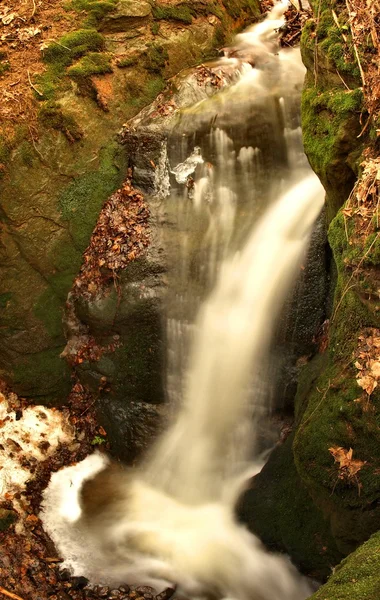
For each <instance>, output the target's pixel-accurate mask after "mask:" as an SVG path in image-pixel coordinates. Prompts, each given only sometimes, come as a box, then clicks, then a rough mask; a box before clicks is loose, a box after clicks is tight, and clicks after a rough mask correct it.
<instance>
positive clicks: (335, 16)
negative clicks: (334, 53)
mask: <svg viewBox="0 0 380 600" xmlns="http://www.w3.org/2000/svg"><path fill="white" fill-rule="evenodd" d="M331 12H332V16H333V19H334V21H335V25H336V26H337V28H338V29H339V31H340V34H341V36H342V38H343V39H344V41H345V42H346V44H347V36H346V35H345V34H344V33H343V31H342V29H341V27H340V23H339V21H338V17H337V15H336V12H335V10H332V11H331Z"/></svg>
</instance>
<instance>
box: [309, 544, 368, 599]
mask: <svg viewBox="0 0 380 600" xmlns="http://www.w3.org/2000/svg"><path fill="white" fill-rule="evenodd" d="M379 573H380V532H379V533H376V534H375V535H373V536H372V537H371V539H369V540H368V541H367V542H366V543H365V544H363V545H362V546H360V548H358V549H357V550H356V551H355V552H353V553H352V554H351V555H350V556H349V557H348V558H346V559H344V560H343V561H342V563H341V564H340V565H339V567H337V568H336V570H335V572H334V574H333V575H331V577H330V579H329V581H328V582H327V583H326V584H325V585H324V586H322V587H321V588H320V589H319V590H318V591H317V592H316V593H315V594H314V595H313V596H312V597H311V599H310V600H353V599H355V600H378V599H379V598H380V577H379Z"/></svg>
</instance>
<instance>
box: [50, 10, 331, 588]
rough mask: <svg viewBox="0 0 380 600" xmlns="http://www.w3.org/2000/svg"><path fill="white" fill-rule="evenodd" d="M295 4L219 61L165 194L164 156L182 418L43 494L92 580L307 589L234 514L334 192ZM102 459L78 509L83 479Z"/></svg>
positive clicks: (178, 135)
mask: <svg viewBox="0 0 380 600" xmlns="http://www.w3.org/2000/svg"><path fill="white" fill-rule="evenodd" d="M285 7H286V4H285V3H284V2H282V3H280V4H279V5H277V6H276V7H275V8H274V9H273V11H272V13H271V14H270V16H269V17H268V18H267V19H266V20H265V21H264V22H263V23H261V24H259V25H255V26H254V27H253V28H251V30H248V31H247V32H245V33H243V34H240V36H238V37H237V40H236V44H235V46H234V47H233V48H231V49H229V50H227V51H226V57H225V58H224V59H221V61H220V62H219V63H218V65H215V66H214V69H216V72H218V71H217V70H218V69H219V72H220V73H221V74H223V73H224V74H225V73H227V72H228V73H229V80H230V81H232V83H231V84H230V85H229V86H228V87H227V88H225V89H222V90H221V91H220V92H219V93H218V94H217V95H216V96H215V97H214V98H212V99H209V100H203V101H201V102H200V103H198V104H197V105H195V106H193V107H192V108H191V109H189V110H188V111H185V112H184V113H183V114H182V115H181V118H180V121H179V122H178V123H177V126H176V128H175V131H173V133H172V135H171V136H170V139H169V143H168V151H167V155H166V153H165V155H164V158H163V163H162V167H163V168H162V169H160V172H161V176H160V178H159V179H160V180H159V181H158V182H157V185H158V188H159V189H160V193H161V194H162V195H164V196H166V195H167V192H168V189H169V174H168V172H167V169H166V166H167V164H168V162H167V161H169V164H170V171H171V194H170V197H168V198H167V199H166V200H165V203H164V205H165V211H166V213H167V214H169V215H170V216H171V218H172V219H173V220H175V222H176V225H177V228H178V229H179V231H180V232H181V234H182V235H181V236H180V238H181V244H180V247H179V248H178V245H175V244H174V242H173V244H172V253H173V255H176V257H177V260H176V266H175V268H174V267H173V272H174V273H175V276H173V278H172V280H171V283H172V291H171V294H170V295H169V299H168V306H167V311H168V339H169V358H168V396H169V398H170V400H171V401H172V402H173V404H174V405H175V411H174V416H173V422H172V424H171V425H170V426H169V428H168V430H167V432H166V433H165V434H163V435H162V436H161V438H160V439H159V440H158V442H157V443H156V444H155V446H154V448H153V449H152V451H151V452H150V453H149V455H148V456H147V457H146V458H145V460H144V461H143V463H142V464H141V465H140V467H139V468H136V469H134V470H130V471H125V472H121V473H118V474H114V473H112V472H109V473H110V474H109V476H108V475H107V473H108V471H107V460H106V459H105V458H104V457H103V456H100V455H97V454H94V455H93V456H90V457H88V458H87V459H86V460H85V461H83V462H82V463H80V464H79V465H77V466H75V467H69V468H67V469H63V470H62V471H60V472H59V473H56V474H54V475H53V476H52V480H51V483H50V484H49V487H48V489H47V491H46V493H45V497H44V504H43V513H42V519H43V522H44V526H45V528H46V530H47V531H48V532H49V534H50V535H51V536H52V538H53V540H54V541H55V543H56V545H57V547H58V549H59V552H60V553H61V555H62V556H63V557H64V558H65V566H68V567H70V568H71V569H72V570H73V571H74V573H75V574H77V575H85V576H87V577H89V578H90V579H91V580H92V581H93V582H101V583H109V584H119V583H123V582H142V583H152V585H154V586H155V587H157V588H159V587H165V586H168V585H170V584H178V586H179V589H180V590H181V591H182V592H183V593H185V594H187V595H189V596H191V597H208V596H210V595H212V596H214V597H218V598H222V597H228V598H236V599H237V600H303V599H304V598H306V597H308V595H309V594H310V593H311V592H310V589H309V587H308V585H307V583H306V582H305V581H304V580H303V579H302V578H301V577H300V576H299V575H298V574H297V573H296V571H295V569H294V568H293V567H292V566H291V564H290V563H289V561H288V560H287V559H285V558H284V557H281V556H276V555H273V554H269V553H268V552H266V551H265V549H264V548H263V547H262V546H261V544H260V542H259V540H258V539H257V538H255V537H254V536H253V535H251V534H250V533H248V532H247V531H246V530H245V528H244V527H243V526H241V525H240V524H238V523H237V522H236V519H235V516H234V506H235V504H236V500H237V497H238V495H239V492H240V491H241V487H242V484H243V483H244V481H245V480H246V479H247V473H248V472H252V471H253V470H254V468H255V464H254V463H255V460H256V461H257V460H258V451H259V448H260V444H259V443H258V437H259V431H260V428H259V425H260V423H261V421H262V417H263V414H264V413H266V412H267V411H266V410H265V405H264V404H263V399H264V398H265V397H266V396H267V395H266V394H265V391H266V390H267V386H266V384H265V383H264V385H263V379H265V378H264V377H263V373H264V372H265V368H266V366H267V358H268V352H269V347H270V343H271V339H272V334H273V330H274V327H275V325H276V318H277V317H278V315H279V312H280V310H281V308H282V306H283V304H284V301H285V299H286V297H287V295H288V293H289V291H290V290H291V287H292V284H293V283H294V280H295V278H296V275H297V272H298V271H299V267H300V264H301V261H302V259H303V257H304V254H305V250H306V248H307V245H308V240H309V235H310V232H311V229H312V226H313V223H314V221H315V219H316V217H317V216H318V213H319V212H320V210H321V207H322V203H323V193H322V189H321V186H320V184H319V181H318V179H317V178H316V177H315V176H314V175H313V174H312V173H311V172H310V170H309V168H308V166H307V163H306V160H305V157H304V155H303V151H302V141H301V135H300V127H299V90H300V85H301V84H302V78H303V68H302V65H301V63H300V57H299V53H298V52H297V51H294V50H292V51H289V52H285V53H284V52H281V53H280V54H276V51H277V35H276V30H277V29H278V27H280V26H281V25H282V23H283V17H282V15H283V12H284V10H285ZM252 63H253V64H254V65H255V66H254V67H252ZM167 157H168V159H167ZM166 244H167V246H168V248H169V255H170V244H171V240H170V239H166ZM142 376H143V374H142ZM104 469H106V470H105V471H104V473H106V476H105V478H104V473H103V475H102V474H100V476H99V479H98V480H97V479H96V477H95V479H94V480H93V483H92V484H89V485H90V487H89V489H88V490H87V496H86V495H85V496H84V499H85V500H84V504H82V505H81V502H80V501H79V499H78V498H79V496H78V494H79V489H80V487H81V485H82V484H83V481H84V480H86V479H89V478H91V477H94V475H96V474H97V473H102V471H103V470H104ZM110 482H111V483H110ZM86 485H87V484H86ZM86 485H85V489H87V488H86ZM109 485H111V487H110V488H108V486H109ZM91 486H95V487H91ZM109 489H110V491H109ZM98 496H100V497H101V501H100V500H99V503H100V504H102V503H103V505H102V507H100V508H99V503H98V501H97V497H98ZM104 496H106V500H107V501H106V503H105V504H104ZM86 497H87V500H86ZM88 498H90V500H88ZM82 509H83V510H82Z"/></svg>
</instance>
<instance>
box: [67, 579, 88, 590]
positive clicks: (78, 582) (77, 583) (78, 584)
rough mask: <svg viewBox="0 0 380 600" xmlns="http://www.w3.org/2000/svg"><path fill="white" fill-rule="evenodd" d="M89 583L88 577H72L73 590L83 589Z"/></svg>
mask: <svg viewBox="0 0 380 600" xmlns="http://www.w3.org/2000/svg"><path fill="white" fill-rule="evenodd" d="M87 584H88V579H86V577H72V578H71V586H72V589H73V590H83V588H85V587H86V585H87Z"/></svg>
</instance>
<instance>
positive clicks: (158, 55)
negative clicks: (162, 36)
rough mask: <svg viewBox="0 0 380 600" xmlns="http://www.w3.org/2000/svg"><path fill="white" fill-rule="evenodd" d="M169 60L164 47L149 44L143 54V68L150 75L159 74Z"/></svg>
mask: <svg viewBox="0 0 380 600" xmlns="http://www.w3.org/2000/svg"><path fill="white" fill-rule="evenodd" d="M168 59H169V55H168V52H167V50H166V48H164V46H160V45H158V44H151V45H150V46H149V48H148V50H147V52H146V54H145V61H144V67H145V68H146V70H147V71H149V72H150V73H158V74H160V73H161V72H162V71H163V69H164V68H165V65H166V63H167V61H168Z"/></svg>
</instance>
